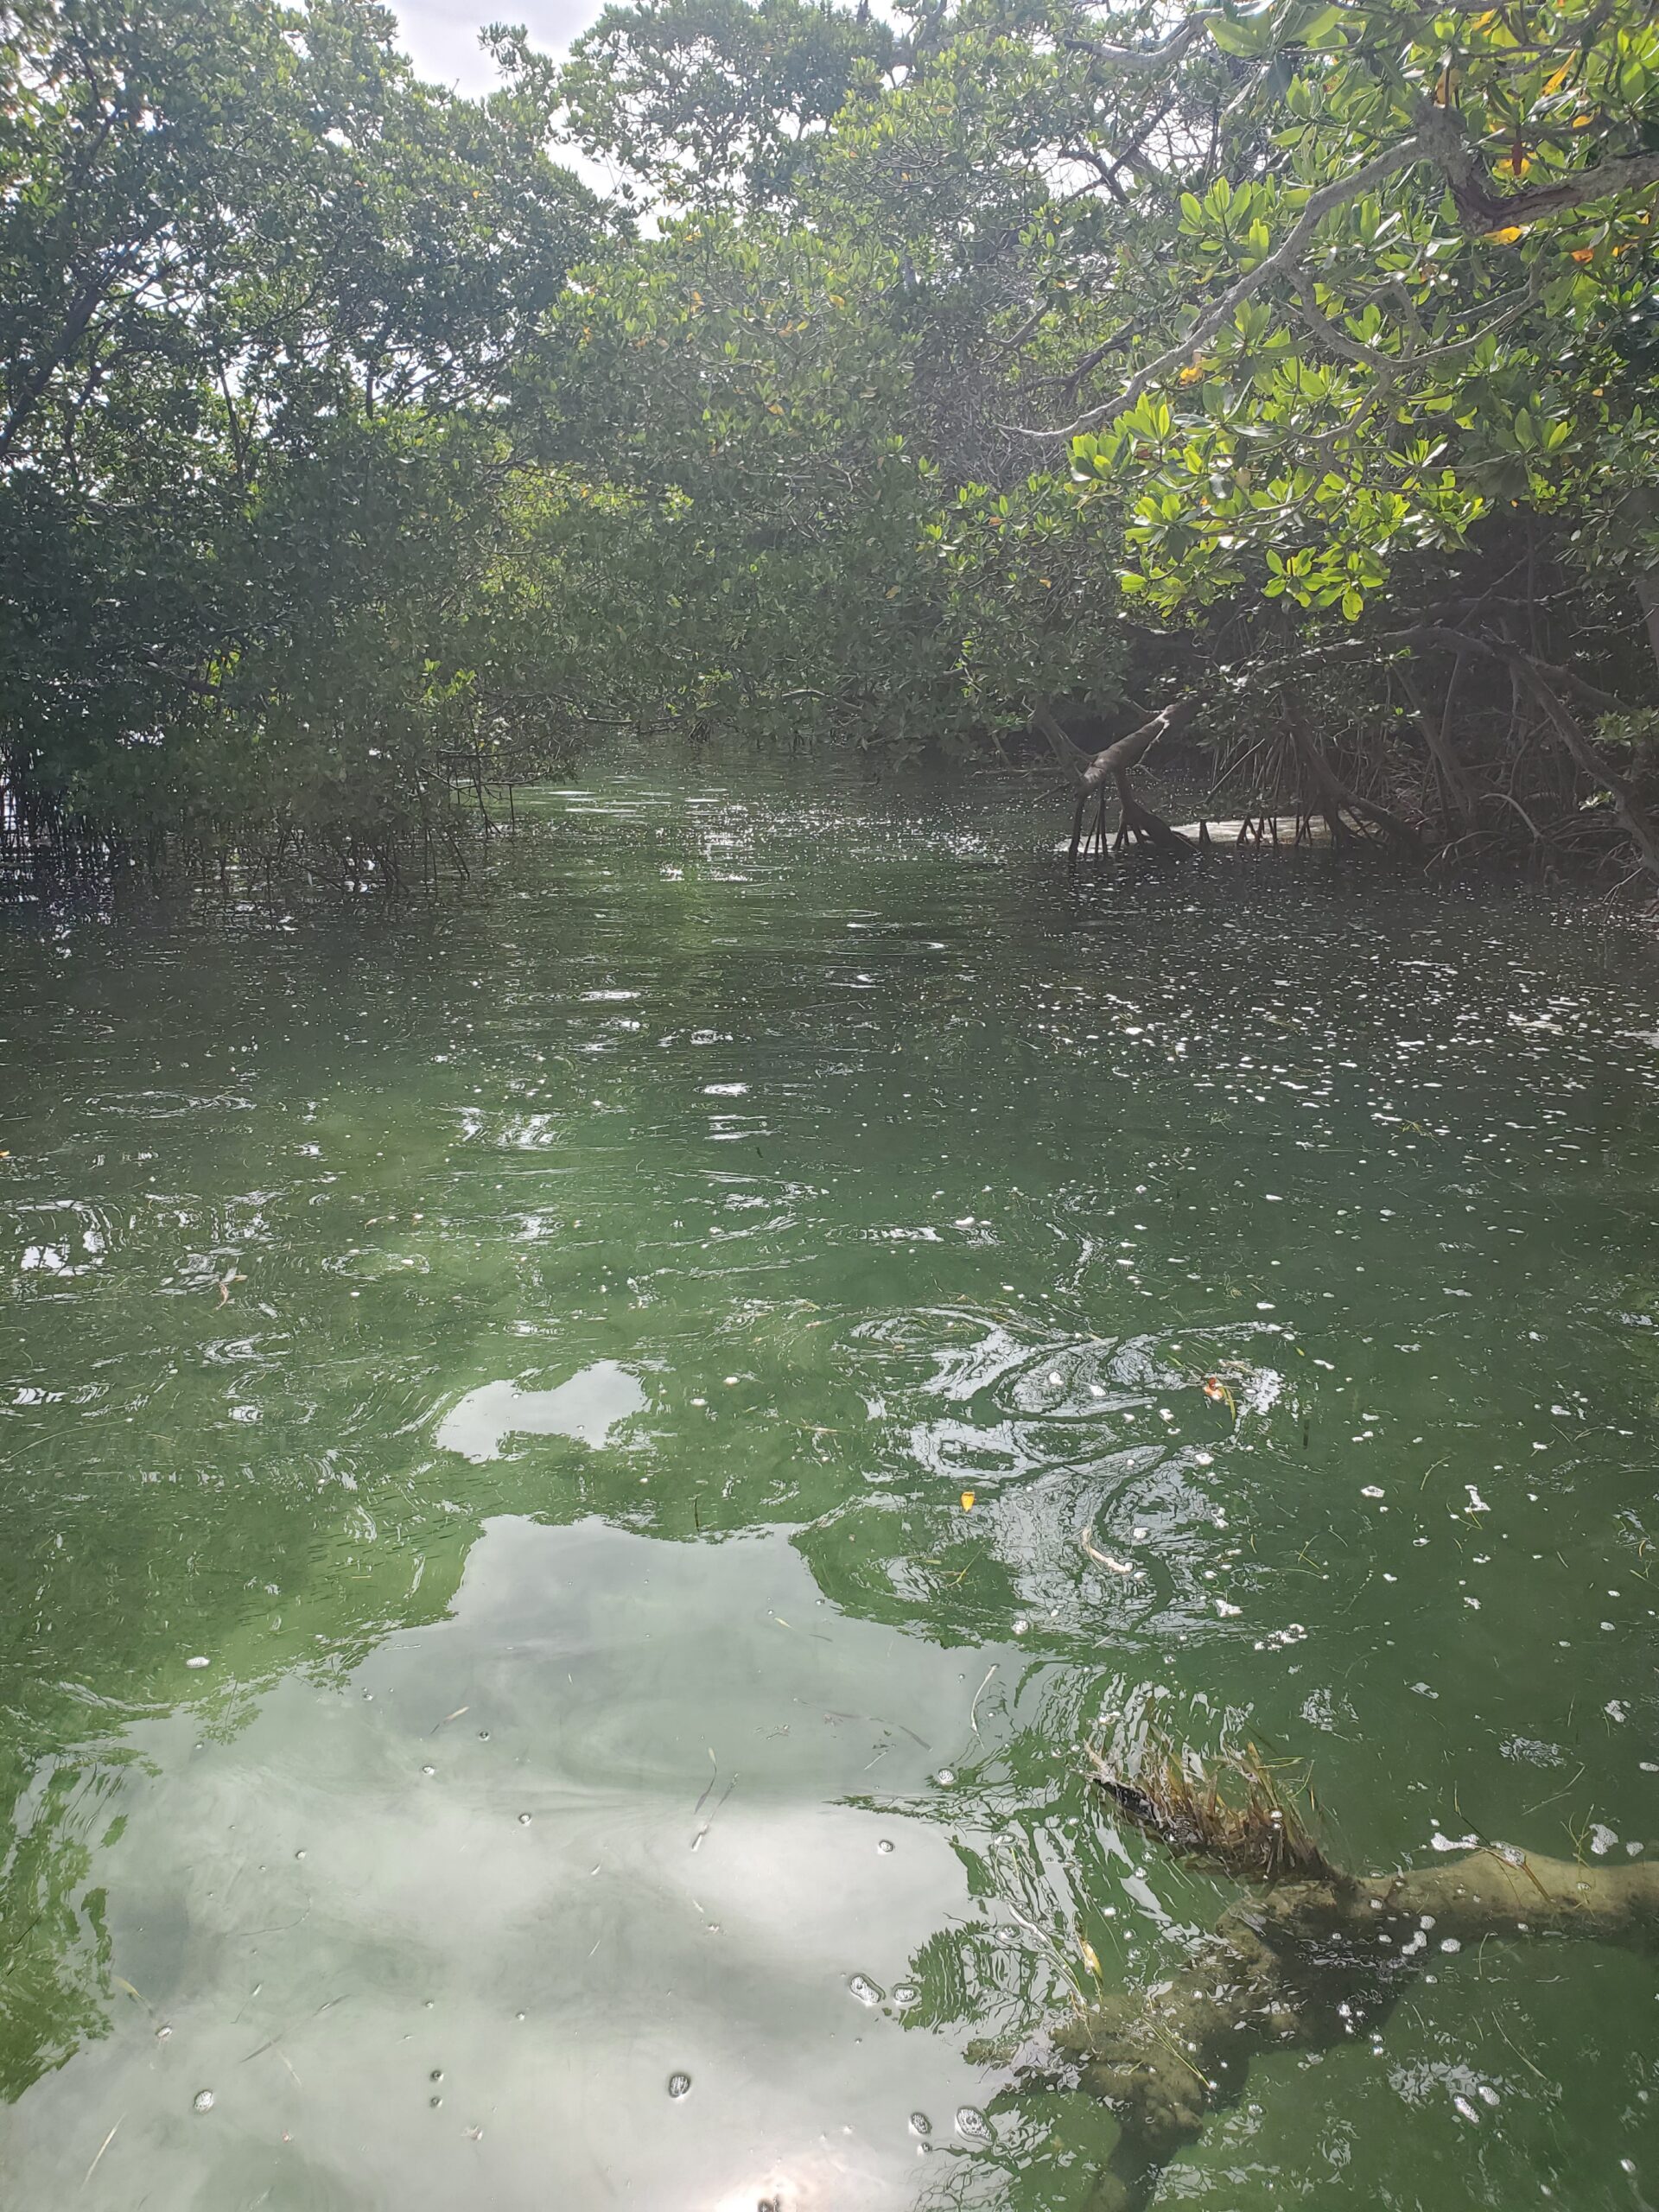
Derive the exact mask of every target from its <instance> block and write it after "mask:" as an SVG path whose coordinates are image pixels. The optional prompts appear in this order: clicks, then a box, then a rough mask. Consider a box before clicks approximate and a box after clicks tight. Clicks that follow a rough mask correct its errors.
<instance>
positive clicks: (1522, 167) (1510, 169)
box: [1497, 153, 1532, 176]
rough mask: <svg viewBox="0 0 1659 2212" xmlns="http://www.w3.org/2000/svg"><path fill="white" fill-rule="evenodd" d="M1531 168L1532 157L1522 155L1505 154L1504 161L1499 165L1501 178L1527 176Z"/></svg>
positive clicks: (1498, 170)
mask: <svg viewBox="0 0 1659 2212" xmlns="http://www.w3.org/2000/svg"><path fill="white" fill-rule="evenodd" d="M1531 167H1532V156H1531V155H1530V154H1521V153H1515V154H1505V155H1504V156H1503V160H1502V161H1501V162H1498V163H1497V172H1498V175H1500V176H1525V175H1526V173H1527V171H1528V170H1529V168H1531Z"/></svg>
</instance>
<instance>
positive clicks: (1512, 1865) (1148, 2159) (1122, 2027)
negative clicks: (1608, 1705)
mask: <svg viewBox="0 0 1659 2212" xmlns="http://www.w3.org/2000/svg"><path fill="white" fill-rule="evenodd" d="M1090 1763H1091V1769H1092V1772H1093V1777H1094V1779H1095V1781H1096V1783H1097V1784H1098V1785H1099V1787H1100V1789H1102V1790H1103V1793H1104V1794H1105V1795H1106V1796H1108V1797H1109V1798H1110V1800H1111V1802H1112V1803H1113V1804H1114V1805H1115V1806H1116V1808H1118V1810H1119V1811H1121V1812H1122V1813H1124V1814H1126V1815H1128V1817H1129V1818H1130V1819H1131V1820H1133V1821H1135V1824H1136V1826H1137V1827H1141V1829H1142V1830H1143V1831H1144V1832H1145V1833H1146V1834H1148V1835H1151V1836H1154V1837H1156V1838H1157V1839H1158V1840H1160V1842H1162V1843H1164V1844H1165V1845H1166V1846H1167V1847H1169V1848H1170V1849H1171V1850H1173V1851H1175V1852H1177V1853H1179V1854H1180V1855H1181V1856H1182V1857H1184V1858H1186V1859H1193V1860H1196V1861H1198V1862H1200V1863H1202V1864H1204V1865H1205V1866H1211V1867H1213V1868H1218V1869H1220V1870H1221V1871H1223V1872H1226V1873H1228V1874H1230V1875H1232V1876H1234V1877H1235V1878H1236V1879H1238V1880H1240V1881H1242V1882H1251V1883H1255V1884H1259V1885H1265V1886H1263V1887H1262V1888H1260V1889H1258V1890H1257V1891H1254V1892H1252V1893H1251V1894H1249V1895H1247V1896H1245V1897H1241V1898H1240V1899H1239V1900H1238V1901H1237V1902H1236V1904H1232V1905H1230V1906H1229V1907H1228V1909H1227V1910H1226V1911H1225V1912H1224V1913H1223V1915H1222V1916H1221V1918H1220V1920H1219V1921H1218V1922H1217V1925H1216V1929H1215V1932H1214V1934H1213V1935H1212V1936H1209V1937H1208V1938H1206V1939H1205V1942H1204V1943H1203V1944H1202V1945H1201V1946H1200V1947H1199V1948H1198V1950H1197V1951H1196V1952H1195V1954H1194V1955H1193V1957H1192V1961H1191V1962H1190V1963H1189V1964H1188V1966H1187V1967H1185V1969H1184V1970H1183V1971H1182V1972H1181V1973H1180V1974H1177V1975H1175V1976H1174V1977H1173V1979H1172V1980H1167V1981H1164V1982H1160V1984H1158V1985H1157V1986H1156V1987H1154V1988H1153V1989H1151V1990H1147V1991H1146V1992H1143V1993H1135V1992H1128V1991H1126V1992H1123V1993H1121V1994H1117V1995H1113V1996H1109V1997H1107V1998H1105V1999H1103V2001H1102V2002H1101V2003H1100V2004H1098V2005H1094V2006H1091V2007H1090V2008H1089V2009H1088V2010H1087V2011H1084V2012H1080V2013H1078V2014H1077V2015H1076V2016H1075V2017H1074V2018H1071V2019H1069V2020H1067V2021H1065V2022H1064V2023H1062V2024H1060V2025H1059V2026H1058V2028H1056V2030H1055V2031H1053V2033H1052V2035H1051V2036H1050V2037H1048V2038H1047V2041H1046V2046H1045V2047H1044V2049H1043V2050H1042V2051H1041V2053H1040V2054H1039V2055H1038V2056H1036V2057H1035V2059H1034V2061H1033V2063H1028V2064H1027V2066H1025V2067H1024V2068H1023V2069H1022V2071H1024V2072H1025V2073H1026V2075H1027V2078H1032V2077H1035V2078H1039V2079H1045V2080H1047V2081H1049V2082H1055V2081H1064V2082H1070V2083H1071V2084H1072V2085H1074V2086H1076V2087H1079V2088H1083V2089H1084V2090H1086V2091H1087V2092H1088V2093H1089V2094H1091V2095H1093V2096H1096V2097H1097V2098H1099V2099H1101V2100H1102V2101H1103V2102H1105V2103H1107V2104H1109V2106H1111V2107H1112V2108H1113V2110H1114V2111H1115V2112H1116V2115H1117V2118H1118V2120H1119V2121H1120V2122H1121V2125H1122V2134H1121V2136H1120V2138H1119V2141H1118V2144H1117V2147H1116V2151H1115V2152H1114V2154H1113V2156H1112V2158H1111V2160H1110V2162H1109V2164H1108V2165H1107V2167H1106V2168H1105V2169H1104V2171H1103V2172H1102V2173H1101V2174H1100V2175H1099V2176H1098V2177H1097V2178H1096V2186H1095V2192H1094V2196H1093V2197H1092V2199H1091V2212H1141V2208H1143V2207H1145V2206H1147V2204H1149V2203H1150V2202H1151V2200H1152V2198H1153V2196H1154V2195H1155V2193H1156V2191H1157V2189H1158V2184H1159V2181H1160V2177H1161V2176H1162V2174H1163V2171H1164V2169H1165V2167H1166V2165H1167V2164H1169V2162H1170V2160H1171V2159H1172V2158H1174V2157H1175V2156H1176V2155H1177V2153H1178V2152H1179V2151H1180V2150H1181V2149H1182V2147H1183V2146H1184V2145H1186V2144H1189V2143H1192V2142H1193V2141H1194V2140H1196V2139H1197V2138H1198V2135H1199V2134H1200V2133H1202V2131H1203V2128H1204V2126H1205V2122H1206V2120H1208V2119H1209V2117H1210V2115H1211V2113H1212V2112H1215V2111H1217V2110H1218V2109H1223V2108H1224V2107H1227V2106H1228V2105H1230V2104H1231V2103H1232V2102H1234V2101H1235V2100H1236V2098H1237V2097H1238V2095H1239V2094H1240V2093H1241V2092H1242V2090H1243V2088H1244V2084H1245V2082H1246V2079H1247V2077H1248V2075H1249V2065H1250V2061H1251V2059H1252V2057H1253V2056H1255V2055H1256V2054H1257V2053H1258V2052H1260V2051H1263V2050H1274V2049H1287V2048H1289V2049H1300V2050H1327V2049H1331V2048H1332V2047H1334V2046H1336V2045H1338V2044H1341V2043H1344V2042H1346V2041H1348V2040H1349V2039H1351V2037H1355V2036H1357V2035H1359V2034H1362V2033H1363V2032H1364V2031H1367V2030H1375V2029H1376V2028H1378V2027H1380V2026H1381V2025H1382V2024H1383V2022H1384V2021H1385V2020H1386V2019H1387V2018H1388V2017H1389V2014H1390V2013H1391V2012H1392V2011H1393V2010H1394V2007H1395V2005H1396V2004H1398V2002H1399V2001H1400V1999H1401V1998H1402V1996H1403V1995H1404V1994H1405V1993H1406V1992H1407V1991H1408V1989H1409V1988H1410V1987H1411V1986H1412V1985H1413V1983H1414V1980H1415V1979H1416V1977H1417V1975H1418V1974H1419V1973H1420V1972H1421V1967H1422V1965H1423V1963H1424V1962H1425V1961H1427V1959H1428V1958H1429V1957H1430V1956H1431V1955H1432V1951H1431V1946H1433V1947H1439V1946H1441V1945H1448V1944H1449V1945H1454V1946H1455V1945H1459V1944H1468V1943H1471V1942H1480V1941H1482V1940H1483V1939H1484V1938H1487V1937H1508V1938H1510V1939H1514V1940H1519V1941H1522V1942H1526V1941H1528V1940H1529V1939H1531V1938H1532V1937H1534V1936H1580V1937H1583V1938H1586V1939H1588V1940H1590V1941H1592V1942H1602V1943H1608V1944H1612V1945H1615V1946H1618V1947H1620V1948H1626V1949H1634V1950H1645V1951H1656V1950H1659V1865H1650V1864H1647V1863H1638V1864H1633V1865H1627V1866H1585V1865H1581V1864H1580V1863H1579V1862H1578V1861H1577V1860H1574V1859H1545V1858H1538V1857H1535V1856H1533V1855H1531V1854H1529V1853H1526V1852H1522V1851H1519V1850H1516V1849H1515V1848H1514V1847H1510V1846H1508V1845H1489V1846H1486V1847H1483V1848H1481V1849H1479V1850H1478V1851H1473V1852H1471V1853H1467V1854H1466V1855H1465V1856H1464V1857H1462V1858H1459V1859H1454V1860H1452V1861H1451V1862H1450V1863H1449V1864H1447V1865H1444V1866H1430V1867H1424V1868H1420V1869H1414V1870H1407V1871H1405V1872H1400V1873H1396V1874H1381V1875H1368V1876H1355V1875H1350V1874H1345V1873H1343V1872H1341V1871H1340V1870H1338V1868H1336V1867H1334V1866H1332V1864H1331V1862H1330V1861H1329V1860H1328V1859H1326V1858H1325V1854H1324V1853H1323V1852H1322V1851H1321V1849H1320V1848H1319V1845H1318V1844H1317V1843H1316V1842H1315V1841H1314V1840H1313V1837H1312V1836H1311V1834H1309V1833H1308V1830H1307V1828H1306V1825H1305V1824H1304V1822H1303V1821H1302V1820H1301V1818H1300V1815H1299V1813H1298V1812H1297V1810H1296V1808H1295V1805H1294V1802H1289V1801H1287V1798H1286V1796H1284V1795H1283V1794H1282V1793H1281V1791H1280V1789H1278V1787H1277V1786H1276V1785H1275V1783H1274V1778H1273V1776H1272V1774H1271V1773H1270V1772H1269V1771H1268V1769H1267V1768H1266V1767H1265V1766H1264V1765H1263V1764H1262V1762H1261V1761H1260V1759H1259V1758H1256V1757H1255V1754H1254V1753H1251V1754H1250V1755H1249V1757H1248V1758H1242V1759H1241V1758H1231V1759H1228V1760H1226V1761H1224V1762H1221V1763H1220V1764H1217V1765H1216V1766H1212V1767H1211V1768H1209V1769H1197V1768H1194V1767H1193V1766H1192V1765H1191V1764H1188V1763H1186V1762H1185V1761H1183V1760H1181V1759H1180V1758H1176V1757H1174V1756H1173V1755H1172V1754H1171V1753H1169V1752H1168V1751H1166V1750H1165V1749H1162V1748H1154V1749H1152V1750H1150V1751H1146V1752H1143V1753H1142V1755H1141V1759H1140V1760H1139V1762H1138V1763H1137V1764H1136V1765H1135V1768H1134V1769H1133V1770H1132V1771H1129V1772H1122V1773H1120V1772H1117V1771H1115V1770H1113V1769H1112V1768H1111V1767H1109V1765H1108V1764H1107V1763H1106V1762H1105V1761H1104V1760H1103V1759H1102V1758H1100V1757H1099V1756H1098V1754H1096V1753H1092V1752H1091V1753H1090ZM1431 1931H1432V1933H1431Z"/></svg>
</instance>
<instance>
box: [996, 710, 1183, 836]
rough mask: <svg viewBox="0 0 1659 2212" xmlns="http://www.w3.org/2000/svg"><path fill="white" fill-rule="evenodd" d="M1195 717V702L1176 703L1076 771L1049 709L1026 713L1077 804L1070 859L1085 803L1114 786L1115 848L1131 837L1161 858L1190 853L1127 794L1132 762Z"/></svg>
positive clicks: (1072, 752) (1070, 750) (1080, 832)
mask: <svg viewBox="0 0 1659 2212" xmlns="http://www.w3.org/2000/svg"><path fill="white" fill-rule="evenodd" d="M1197 713H1198V701H1197V700H1196V699H1178V700H1176V701H1175V702H1174V703H1173V705H1172V706H1168V707H1166V708H1165V709H1163V711H1162V712H1161V713H1160V714H1156V715H1153V717H1152V719H1151V720H1150V721H1144V722H1142V723H1141V727H1140V728H1138V729H1132V730H1131V731H1130V732H1129V734H1128V736H1127V737H1120V738H1119V739H1118V740H1117V741H1116V743H1115V744H1112V745H1109V746H1108V747H1106V748H1105V750H1104V751H1103V752H1101V753H1096V754H1095V755H1094V757H1093V758H1092V759H1091V760H1089V761H1088V762H1087V764H1086V765H1079V763H1078V760H1077V753H1078V749H1079V748H1077V747H1074V746H1073V745H1072V743H1071V740H1070V739H1069V738H1068V737H1067V736H1066V734H1065V731H1064V730H1063V729H1062V728H1060V725H1059V723H1058V721H1056V719H1055V717H1054V715H1053V713H1052V709H1049V708H1048V707H1047V706H1046V705H1044V704H1042V703H1041V702H1039V704H1038V705H1037V706H1036V707H1034V708H1033V710H1032V720H1033V721H1034V722H1035V723H1036V725H1037V727H1038V728H1039V730H1041V732H1042V733H1043V735H1044V736H1045V737H1046V738H1047V740H1048V742H1049V745H1050V747H1052V750H1053V752H1054V753H1055V754H1056V755H1057V757H1058V759H1059V760H1060V762H1061V764H1062V766H1065V767H1066V768H1067V769H1068V771H1069V772H1070V773H1071V776H1072V778H1073V779H1074V780H1075V782H1076V784H1077V807H1076V810H1075V812H1074V813H1073V815H1072V817H1071V858H1072V859H1073V860H1076V858H1077V854H1078V852H1079V850H1080V849H1081V847H1082V844H1083V823H1084V814H1085V813H1086V811H1087V810H1088V805H1089V802H1090V799H1091V798H1097V797H1098V796H1099V794H1100V793H1101V791H1103V788H1104V786H1105V785H1107V784H1108V783H1115V784H1116V786H1117V795H1118V804H1119V819H1118V831H1117V842H1118V844H1119V845H1120V846H1121V845H1122V844H1123V843H1124V842H1125V841H1126V840H1127V839H1128V837H1129V836H1135V837H1138V838H1140V839H1141V840H1142V841H1144V842H1146V843H1147V844H1150V845H1153V846H1154V847H1155V848H1156V849H1157V850H1158V851H1160V852H1162V853H1167V854H1170V855H1181V854H1185V853H1190V852H1192V850H1193V847H1192V842H1191V840H1190V839H1188V838H1185V837H1183V836H1181V834H1180V832H1179V830H1178V829H1171V827H1170V825H1169V824H1168V823H1167V822H1166V821H1165V820H1164V818H1163V817H1162V815H1160V814H1154V812H1153V810H1152V809H1151V808H1150V807H1148V806H1143V805H1142V804H1141V801H1140V800H1139V799H1138V798H1135V794H1134V792H1133V791H1131V789H1130V788H1129V771H1130V769H1131V768H1133V767H1134V766H1135V763H1136V762H1137V761H1138V760H1143V759H1144V758H1145V757H1146V755H1147V753H1150V752H1151V750H1152V748H1153V747H1154V745H1156V743H1157V742H1158V741H1159V739H1160V737H1167V736H1169V735H1170V734H1172V733H1173V732H1174V731H1176V730H1179V729H1184V728H1185V727H1186V725H1187V724H1188V723H1189V722H1190V721H1192V718H1193V716H1194V715H1196V714H1197Z"/></svg>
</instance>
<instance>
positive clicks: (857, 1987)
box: [847, 1974, 884, 2005]
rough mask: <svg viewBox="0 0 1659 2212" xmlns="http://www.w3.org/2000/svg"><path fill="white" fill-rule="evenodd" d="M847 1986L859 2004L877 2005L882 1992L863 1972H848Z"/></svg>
mask: <svg viewBox="0 0 1659 2212" xmlns="http://www.w3.org/2000/svg"><path fill="white" fill-rule="evenodd" d="M847 1986H848V1988H849V1989H850V1990H851V1991H852V1993H853V1995H854V1996H855V1997H856V1998H857V1999H858V2001H859V2003H860V2004H861V2005H879V2004H880V2002H881V1999H882V1996H883V1994H884V1993H883V1992H882V1991H881V1990H880V1989H878V1988H877V1987H876V1986H875V1984H874V1982H873V1981H872V1980H870V1978H869V1976H868V1974H849V1975H848V1977H847Z"/></svg>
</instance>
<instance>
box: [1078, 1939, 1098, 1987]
mask: <svg viewBox="0 0 1659 2212" xmlns="http://www.w3.org/2000/svg"><path fill="white" fill-rule="evenodd" d="M1077 1948H1078V1950H1079V1951H1081V1952H1082V1954H1083V1963H1084V1966H1086V1967H1088V1969H1089V1971H1090V1974H1093V1976H1094V1977H1095V1980H1096V1981H1098V1980H1100V1978H1101V1974H1100V1961H1099V1960H1098V1959H1097V1958H1096V1955H1095V1947H1094V1945H1093V1944H1092V1943H1091V1942H1090V1941H1089V1938H1088V1937H1087V1936H1078V1938H1077Z"/></svg>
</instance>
